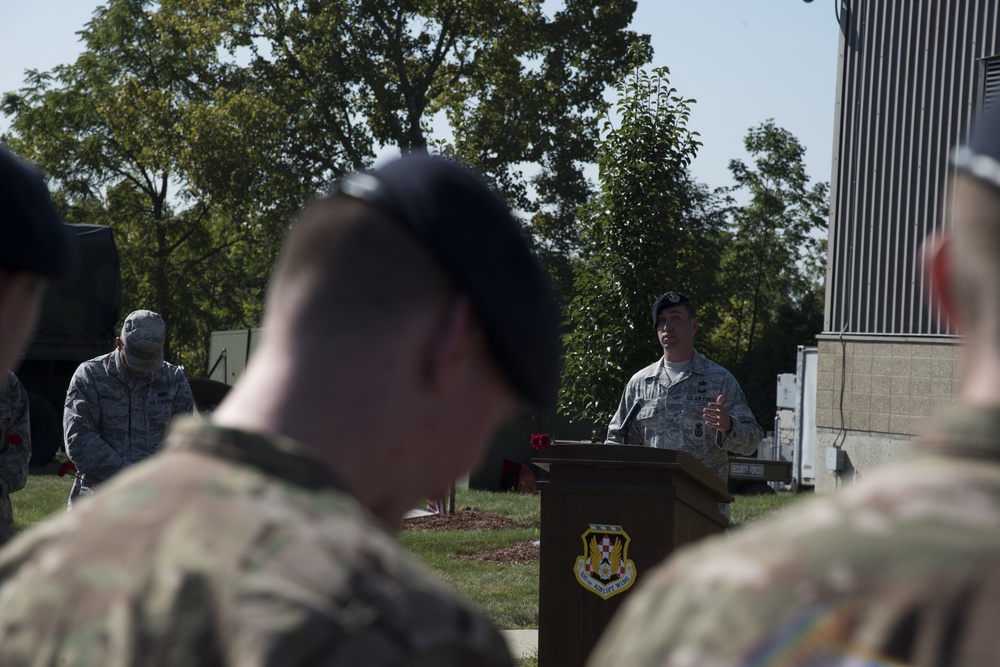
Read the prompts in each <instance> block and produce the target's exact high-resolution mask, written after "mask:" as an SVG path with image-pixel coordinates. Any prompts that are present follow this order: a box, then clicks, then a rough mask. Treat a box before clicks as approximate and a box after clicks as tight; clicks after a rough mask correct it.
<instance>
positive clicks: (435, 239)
mask: <svg viewBox="0 0 1000 667" xmlns="http://www.w3.org/2000/svg"><path fill="white" fill-rule="evenodd" d="M337 193H339V194H341V195H347V196H350V197H355V198H357V199H361V200H363V201H366V202H368V203H370V204H372V205H374V206H376V207H378V208H379V209H381V210H382V211H384V212H386V213H388V214H389V216H390V217H391V218H392V219H394V220H396V221H397V222H399V223H400V224H402V225H403V226H405V227H406V228H407V229H408V230H410V232H412V233H413V234H414V236H416V238H417V239H418V240H419V242H420V243H421V244H423V246H424V247H425V248H426V249H427V250H428V251H429V252H430V254H431V255H432V256H433V257H434V258H435V259H436V260H437V261H438V263H439V264H440V265H441V266H442V267H443V268H444V269H445V271H446V272H447V273H448V274H449V275H450V276H451V278H452V280H454V281H455V284H456V285H457V286H458V287H459V289H461V290H462V291H463V292H465V293H466V294H468V295H469V297H470V299H471V301H472V304H473V307H474V308H475V310H476V314H477V315H478V316H479V318H480V319H481V320H482V322H483V326H484V328H485V330H486V336H487V340H488V341H489V344H490V348H491V350H492V351H493V354H494V356H495V357H496V359H497V361H498V363H499V365H500V367H501V368H502V369H503V370H504V371H505V373H506V374H507V377H508V378H509V379H510V381H511V384H513V385H514V387H515V389H517V391H518V392H519V393H520V394H521V395H522V396H523V397H524V398H526V399H527V400H528V401H530V402H532V403H534V404H535V405H536V406H538V407H541V408H547V407H550V406H553V405H554V404H555V400H556V393H557V390H558V388H559V356H560V351H561V346H560V342H559V320H560V316H559V307H558V304H557V302H556V298H555V293H554V291H553V288H552V284H551V282H550V280H549V277H548V274H547V273H546V272H545V270H544V269H543V268H542V266H541V264H539V262H538V260H537V258H536V257H535V255H534V253H533V252H532V250H531V247H530V245H529V243H528V240H527V237H526V236H525V232H524V231H523V230H522V229H521V226H520V224H519V223H518V222H517V220H515V218H514V216H513V215H512V214H511V211H510V209H509V208H508V207H507V205H506V204H505V203H504V202H503V200H502V199H501V198H500V197H499V196H498V195H497V194H496V193H495V192H494V191H493V190H492V189H491V188H490V187H489V186H488V185H487V184H486V183H485V182H484V181H483V180H482V179H481V178H480V177H479V176H477V175H476V174H474V173H473V172H472V171H470V170H469V169H468V168H466V167H464V166H462V165H460V164H458V163H457V162H455V161H452V160H449V159H446V158H443V157H439V156H432V155H415V154H414V155H407V156H404V157H402V158H400V159H398V160H394V161H392V162H390V163H389V164H386V165H385V166H383V167H380V168H378V169H375V170H372V171H367V172H360V173H356V174H352V175H350V176H348V177H347V178H345V179H344V180H343V181H342V182H341V183H340V184H339V185H338V188H337Z"/></svg>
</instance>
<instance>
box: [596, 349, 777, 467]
mask: <svg viewBox="0 0 1000 667" xmlns="http://www.w3.org/2000/svg"><path fill="white" fill-rule="evenodd" d="M720 395H722V396H725V406H726V408H727V409H728V410H729V416H730V417H731V418H732V420H733V428H732V430H731V431H730V432H729V433H720V432H719V431H717V430H716V429H714V428H711V427H709V426H705V423H704V420H703V419H702V417H701V413H702V410H704V408H705V405H706V404H707V403H709V402H711V401H714V400H715V399H716V398H718V397H719V396H720ZM637 400H641V401H642V404H643V405H642V408H641V409H640V410H639V412H638V414H637V415H636V417H635V421H633V422H632V425H631V427H630V428H629V432H628V444H630V445H645V446H647V447H661V448H663V449H676V450H679V451H682V452H687V453H688V454H691V455H692V456H694V457H695V458H697V459H698V460H699V461H701V462H702V463H704V464H705V466H707V467H708V468H710V469H711V470H712V471H713V472H714V473H715V474H716V475H718V476H719V477H720V478H722V480H723V481H725V480H727V479H728V478H729V462H728V458H727V456H726V452H727V451H729V452H733V453H734V454H752V453H753V452H754V450H756V449H757V445H758V444H760V441H761V438H763V437H764V432H763V431H762V430H761V428H760V426H758V425H757V420H756V419H754V416H753V412H751V411H750V406H749V405H747V401H746V397H744V396H743V390H742V389H740V385H739V383H738V382H736V378H734V377H733V375H732V373H730V372H729V371H727V370H726V369H725V368H723V367H722V366H720V365H719V364H717V363H715V362H713V361H710V360H709V359H706V358H705V357H703V356H702V355H701V354H700V353H699V352H697V351H695V353H694V357H693V358H692V359H691V365H690V366H689V367H688V369H687V371H685V372H684V374H683V375H681V376H680V377H679V378H677V380H676V381H675V382H674V383H673V384H672V385H671V384H670V380H669V379H668V378H667V372H666V369H665V368H664V363H663V357H660V360H659V361H657V362H656V363H654V364H650V365H649V366H647V367H646V368H643V369H642V370H641V371H639V372H638V373H636V374H635V375H633V376H632V378H631V379H630V380H629V381H628V384H627V385H626V386H625V391H624V392H623V393H622V400H621V402H620V403H619V404H618V411H617V412H615V415H614V417H612V418H611V424H610V425H609V426H608V437H607V440H606V441H607V443H609V444H612V443H617V444H622V443H623V442H624V441H625V438H624V436H623V434H622V432H621V427H622V422H623V421H624V420H625V417H626V415H627V414H628V411H629V409H630V408H631V407H632V406H633V405H634V404H635V402H636V401H637Z"/></svg>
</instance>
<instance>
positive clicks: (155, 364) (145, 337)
mask: <svg viewBox="0 0 1000 667" xmlns="http://www.w3.org/2000/svg"><path fill="white" fill-rule="evenodd" d="M166 336H167V326H166V324H164V323H163V318H162V317H160V316H159V315H158V314H157V313H154V312H153V311H151V310H136V311H134V312H132V313H129V316H128V317H126V318H125V324H124V325H122V335H121V341H122V350H123V351H124V353H125V363H126V364H127V365H128V367H129V368H130V369H132V370H133V371H136V372H138V373H152V372H154V371H156V370H157V369H159V368H160V366H162V365H163V341H164V339H165V338H166Z"/></svg>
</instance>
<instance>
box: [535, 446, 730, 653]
mask: <svg viewBox="0 0 1000 667" xmlns="http://www.w3.org/2000/svg"><path fill="white" fill-rule="evenodd" d="M532 461H533V462H534V463H535V464H536V465H538V466H539V467H541V468H542V469H545V470H547V471H548V473H549V478H548V481H539V482H538V490H539V492H540V493H541V507H542V517H541V536H540V539H541V553H540V564H539V595H538V598H539V599H538V664H539V667H580V666H581V665H583V664H584V662H585V661H586V659H587V656H588V655H589V654H590V651H591V650H592V649H593V647H594V644H595V643H596V642H597V639H598V637H600V635H601V633H602V632H603V631H604V628H605V627H606V626H607V624H608V621H610V620H611V617H612V616H613V615H614V613H615V611H616V610H617V609H618V607H619V606H620V605H621V603H622V602H623V601H624V600H625V598H626V597H627V596H628V593H629V591H630V589H631V588H632V586H633V585H636V584H637V583H641V582H642V579H643V577H644V576H645V575H646V574H648V573H649V572H650V571H651V570H652V569H653V567H655V566H656V565H657V564H658V563H660V562H661V561H662V560H663V559H664V558H665V557H666V556H667V555H668V554H669V553H671V552H672V551H673V550H674V549H676V548H677V547H679V546H681V545H683V544H687V543H689V542H694V541H695V540H698V539H700V538H702V537H706V536H708V535H712V534H715V533H721V532H722V531H724V530H725V528H726V525H727V523H728V522H727V521H726V518H725V517H724V516H722V515H721V514H719V506H718V504H719V503H720V502H731V501H732V500H733V498H732V496H730V495H729V493H728V492H727V491H726V485H725V483H724V482H723V481H722V480H721V479H719V478H718V477H716V476H715V474H714V473H713V472H712V471H711V470H709V469H708V468H706V467H705V466H704V465H702V464H701V463H700V462H699V461H698V460H697V459H695V458H694V457H693V456H691V455H690V454H687V453H685V452H677V451H673V450H669V449H654V448H651V447H640V446H636V445H594V444H589V443H588V444H583V443H559V442H556V443H554V444H553V446H552V447H551V448H550V449H549V450H547V451H546V452H545V453H544V456H541V457H539V458H535V459H532Z"/></svg>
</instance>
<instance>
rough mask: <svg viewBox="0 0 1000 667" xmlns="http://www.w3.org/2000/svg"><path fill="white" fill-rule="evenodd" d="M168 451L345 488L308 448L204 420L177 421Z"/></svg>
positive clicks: (315, 485)
mask: <svg viewBox="0 0 1000 667" xmlns="http://www.w3.org/2000/svg"><path fill="white" fill-rule="evenodd" d="M164 450H165V451H175V452H178V451H191V452H198V453H201V454H206V455H209V456H217V457H219V458H224V459H229V460H232V461H238V462H240V463H244V464H246V465H250V466H254V467H256V468H260V469H261V470H264V471H266V472H267V473H268V474H270V475H275V476H277V477H281V478H282V479H285V480H287V481H289V482H292V483H294V484H298V485H300V486H305V487H309V488H319V487H326V486H332V487H336V488H337V489H343V488H344V486H343V484H341V483H340V481H339V480H338V479H337V477H336V476H335V475H334V474H333V472H332V471H331V470H330V469H329V467H327V464H326V462H324V461H323V460H322V459H320V457H319V455H318V454H317V453H316V452H315V450H313V449H312V448H311V447H309V446H308V445H304V444H302V443H300V442H298V441H296V440H292V439H291V438H284V437H281V436H276V435H268V434H264V433H253V432H249V431H242V430H239V429H234V428H226V427H223V426H218V425H216V424H213V423H212V422H211V421H209V420H207V419H203V418H200V417H185V418H181V419H177V420H174V422H173V423H172V424H171V425H170V432H169V434H168V435H167V439H166V442H165V443H164Z"/></svg>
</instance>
